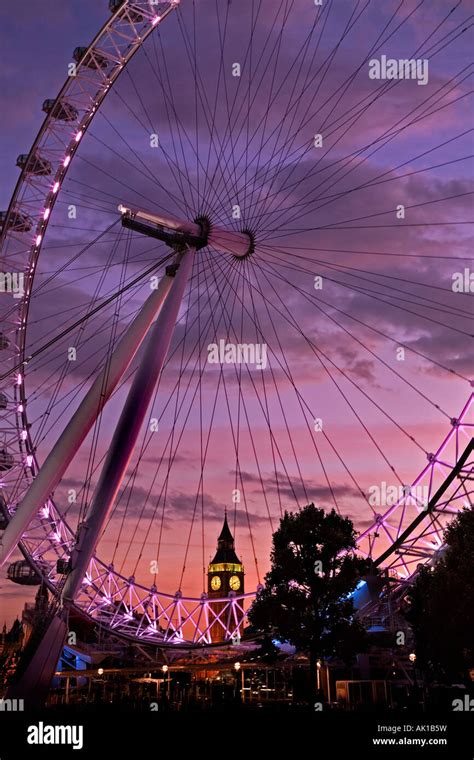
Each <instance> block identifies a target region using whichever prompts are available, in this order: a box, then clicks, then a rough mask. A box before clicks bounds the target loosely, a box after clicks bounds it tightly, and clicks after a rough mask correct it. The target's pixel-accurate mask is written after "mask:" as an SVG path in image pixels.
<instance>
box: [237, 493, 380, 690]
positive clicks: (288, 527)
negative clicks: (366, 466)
mask: <svg viewBox="0 0 474 760" xmlns="http://www.w3.org/2000/svg"><path fill="white" fill-rule="evenodd" d="M355 546H356V533H355V530H354V526H353V524H352V522H351V520H350V519H349V518H345V517H341V516H340V515H338V514H337V513H336V512H335V511H334V510H332V511H331V512H325V511H324V509H318V508H317V507H315V505H314V504H309V505H308V506H307V507H304V509H301V510H300V511H299V512H296V513H292V512H285V515H284V517H283V518H282V519H281V521H280V527H279V528H278V530H276V531H275V533H274V534H273V547H272V552H271V570H270V571H269V572H268V573H267V575H266V576H265V585H264V587H263V589H262V590H260V591H259V592H258V594H257V598H256V600H255V602H254V604H253V605H252V607H251V609H250V610H249V619H250V623H251V625H252V626H253V627H255V628H257V629H258V630H260V631H262V632H264V633H266V634H268V635H271V636H272V637H273V638H277V639H279V640H281V641H285V642H289V643H290V644H292V645H293V646H295V647H297V648H298V649H300V650H301V651H303V652H306V653H307V654H308V656H309V665H310V668H309V672H310V688H311V698H314V693H315V688H316V668H317V661H318V659H319V658H324V657H330V656H343V657H344V659H346V660H347V659H349V658H352V657H353V655H354V654H356V653H357V652H360V651H363V650H364V648H365V630H364V628H363V626H362V625H361V624H360V623H359V621H357V620H356V618H355V614H354V606H353V602H352V598H351V597H350V596H349V595H350V594H351V592H352V591H354V590H355V588H356V586H357V583H358V582H359V580H360V578H361V576H362V575H363V574H365V573H366V572H367V571H368V569H369V562H368V561H367V560H363V559H361V558H358V557H356V556H354V553H353V550H354V549H355Z"/></svg>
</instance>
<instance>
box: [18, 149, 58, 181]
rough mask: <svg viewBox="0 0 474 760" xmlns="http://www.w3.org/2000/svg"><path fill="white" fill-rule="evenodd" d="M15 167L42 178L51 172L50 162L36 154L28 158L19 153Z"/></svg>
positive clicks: (25, 154)
mask: <svg viewBox="0 0 474 760" xmlns="http://www.w3.org/2000/svg"><path fill="white" fill-rule="evenodd" d="M16 165H17V166H18V167H19V168H20V169H26V171H27V172H28V173H29V174H36V175H38V176H42V177H44V176H47V175H48V174H51V172H52V166H51V162H50V161H48V159H47V158H42V157H41V156H40V155H38V154H36V155H34V156H31V158H29V157H28V153H21V154H20V155H19V156H18V158H17V160H16Z"/></svg>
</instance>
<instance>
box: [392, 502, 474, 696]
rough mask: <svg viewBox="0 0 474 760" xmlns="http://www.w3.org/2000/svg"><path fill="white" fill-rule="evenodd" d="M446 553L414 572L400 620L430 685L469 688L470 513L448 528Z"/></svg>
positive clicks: (473, 536)
mask: <svg viewBox="0 0 474 760" xmlns="http://www.w3.org/2000/svg"><path fill="white" fill-rule="evenodd" d="M444 540H445V545H446V549H445V551H444V552H443V553H442V554H441V556H440V557H439V559H438V561H437V562H436V564H435V565H434V566H433V567H431V568H430V567H427V566H426V565H425V566H423V567H421V568H420V569H419V573H418V576H417V578H416V580H415V581H414V583H413V584H412V587H411V589H410V592H409V594H408V597H407V601H408V605H409V606H408V610H407V611H406V613H405V615H406V618H407V620H408V622H409V623H410V624H411V626H412V629H413V633H414V636H415V651H416V656H417V665H418V666H419V667H420V668H422V669H423V670H424V671H425V673H426V675H427V676H428V677H431V678H432V679H435V680H438V681H441V682H445V683H452V682H454V681H459V680H464V681H465V682H466V683H469V673H468V670H469V668H473V667H474V509H473V508H469V509H464V510H463V511H462V512H460V514H459V515H458V516H457V517H456V518H455V519H454V520H453V522H452V523H451V524H450V525H449V526H448V528H447V530H446V531H445V535H444Z"/></svg>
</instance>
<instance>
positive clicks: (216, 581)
mask: <svg viewBox="0 0 474 760" xmlns="http://www.w3.org/2000/svg"><path fill="white" fill-rule="evenodd" d="M220 587H221V579H220V578H219V576H218V575H214V576H213V577H212V578H211V588H212V590H213V591H218V590H219V589H220Z"/></svg>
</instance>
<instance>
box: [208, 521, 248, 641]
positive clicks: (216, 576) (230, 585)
mask: <svg viewBox="0 0 474 760" xmlns="http://www.w3.org/2000/svg"><path fill="white" fill-rule="evenodd" d="M230 592H234V593H235V594H236V595H237V596H239V595H240V594H243V593H244V568H243V565H242V562H241V561H240V559H239V558H238V556H237V554H236V553H235V544H234V536H233V535H232V533H231V532H230V528H229V524H228V522H227V513H226V515H225V517H224V525H223V526H222V530H221V533H220V536H219V538H218V539H217V551H216V554H215V556H214V559H213V560H212V562H211V563H210V564H209V567H208V570H207V593H208V597H209V599H223V598H224V597H226V596H228V595H229V593H230ZM211 607H212V609H213V610H214V612H215V613H216V614H219V612H221V611H222V610H223V608H224V607H225V602H222V601H221V602H215V603H214V604H211ZM242 617H243V615H242V613H241V612H239V613H238V615H237V620H238V621H239V622H240V620H241V619H242ZM222 622H223V623H226V622H227V621H226V620H223V621H222ZM234 622H235V621H234ZM224 633H225V632H224V629H223V628H222V626H221V625H220V623H218V622H216V623H214V624H213V625H212V627H211V640H212V642H213V643H216V642H220V641H224Z"/></svg>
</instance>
